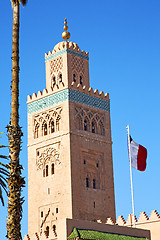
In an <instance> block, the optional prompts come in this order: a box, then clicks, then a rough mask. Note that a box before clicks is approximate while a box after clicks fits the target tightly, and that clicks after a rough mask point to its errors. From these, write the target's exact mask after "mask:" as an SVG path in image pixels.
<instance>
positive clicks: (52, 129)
mask: <svg viewBox="0 0 160 240" xmlns="http://www.w3.org/2000/svg"><path fill="white" fill-rule="evenodd" d="M50 128H51V133H54V132H55V127H54V121H51V125H50Z"/></svg>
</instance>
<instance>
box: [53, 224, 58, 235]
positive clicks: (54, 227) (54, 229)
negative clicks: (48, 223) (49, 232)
mask: <svg viewBox="0 0 160 240" xmlns="http://www.w3.org/2000/svg"><path fill="white" fill-rule="evenodd" d="M53 232H54V234H55V237H57V233H56V225H53Z"/></svg>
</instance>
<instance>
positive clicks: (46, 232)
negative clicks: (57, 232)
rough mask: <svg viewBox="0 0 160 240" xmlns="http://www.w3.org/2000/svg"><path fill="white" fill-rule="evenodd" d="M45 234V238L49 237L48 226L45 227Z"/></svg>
mask: <svg viewBox="0 0 160 240" xmlns="http://www.w3.org/2000/svg"><path fill="white" fill-rule="evenodd" d="M45 234H46V237H47V238H48V237H49V227H48V226H47V227H46V231H45Z"/></svg>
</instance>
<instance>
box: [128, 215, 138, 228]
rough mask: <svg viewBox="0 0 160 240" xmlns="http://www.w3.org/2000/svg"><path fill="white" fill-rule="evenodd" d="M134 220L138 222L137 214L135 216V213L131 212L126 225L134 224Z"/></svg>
mask: <svg viewBox="0 0 160 240" xmlns="http://www.w3.org/2000/svg"><path fill="white" fill-rule="evenodd" d="M134 221H135V223H136V222H138V220H137V218H136V216H133V214H129V215H128V219H127V222H126V225H129V226H133V224H134Z"/></svg>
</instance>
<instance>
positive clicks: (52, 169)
mask: <svg viewBox="0 0 160 240" xmlns="http://www.w3.org/2000/svg"><path fill="white" fill-rule="evenodd" d="M51 174H52V175H53V174H54V163H52V165H51Z"/></svg>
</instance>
